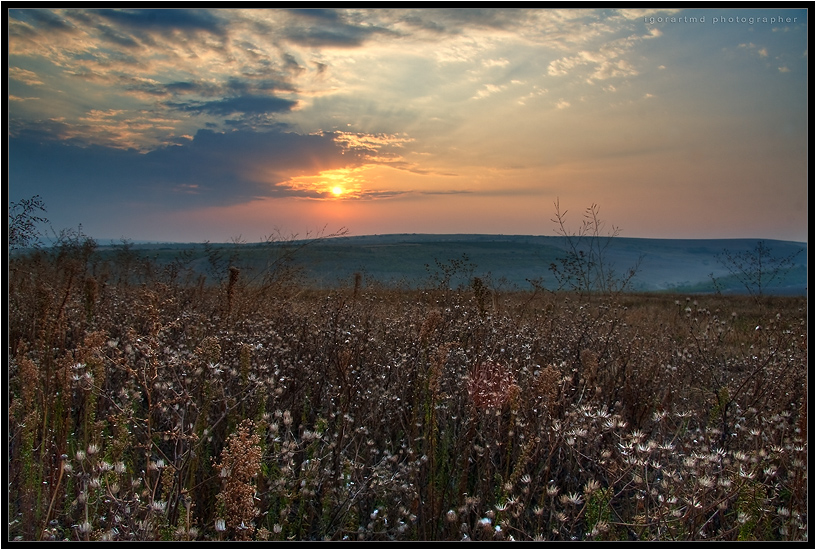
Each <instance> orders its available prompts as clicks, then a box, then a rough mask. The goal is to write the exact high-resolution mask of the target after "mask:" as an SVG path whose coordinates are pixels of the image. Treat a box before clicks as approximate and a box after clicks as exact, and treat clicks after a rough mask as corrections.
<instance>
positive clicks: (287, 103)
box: [167, 96, 297, 116]
mask: <svg viewBox="0 0 816 550" xmlns="http://www.w3.org/2000/svg"><path fill="white" fill-rule="evenodd" d="M167 105H168V106H169V107H172V108H173V109H178V110H181V111H189V112H193V113H207V114H210V115H219V116H227V115H232V114H235V113H242V114H247V115H258V114H268V113H282V112H287V111H291V110H292V109H293V108H294V107H295V106H297V101H292V100H289V99H283V98H280V97H274V96H241V97H228V98H224V99H219V100H215V101H199V102H188V103H167Z"/></svg>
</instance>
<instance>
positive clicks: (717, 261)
mask: <svg viewBox="0 0 816 550" xmlns="http://www.w3.org/2000/svg"><path fill="white" fill-rule="evenodd" d="M757 242H759V240H758V239H638V238H625V237H616V238H614V239H611V240H610V242H609V244H608V247H607V248H606V258H605V259H606V261H608V262H609V264H610V266H611V267H613V268H614V270H615V272H616V273H617V274H618V275H619V276H623V275H624V273H625V272H626V271H627V270H628V269H630V268H633V267H636V273H635V276H634V277H633V278H632V280H631V283H630V290H632V291H636V292H662V291H673V292H688V293H712V292H716V291H717V287H716V286H715V284H714V282H713V281H712V275H713V277H714V279H716V281H717V284H718V285H719V290H720V291H721V292H723V293H734V294H744V293H746V292H747V291H746V288H745V287H744V285H743V284H741V283H740V281H739V280H737V279H736V278H735V277H734V276H733V274H732V273H731V272H729V270H728V269H727V268H726V265H725V264H724V263H723V262H722V261H721V259H722V258H723V254H724V252H726V251H727V252H729V253H731V254H734V253H747V252H750V251H751V250H752V249H753V248H754V247H755V246H756V244H757ZM762 242H763V243H765V244H766V245H767V246H768V248H769V249H770V251H771V254H772V255H773V256H774V257H786V256H790V255H792V254H795V255H796V258H795V262H794V264H793V266H792V267H791V269H790V270H786V271H785V272H784V273H780V274H779V275H778V276H777V277H776V279H774V280H773V281H771V282H770V285H769V286H767V287H766V288H764V289H763V292H765V293H766V294H777V295H805V294H806V293H807V255H806V248H807V245H806V244H805V243H800V242H793V241H768V240H763V241H762ZM211 245H212V246H213V247H216V248H218V249H220V250H222V251H223V254H224V255H225V256H227V257H228V256H230V255H231V254H234V261H235V263H236V265H237V266H239V267H241V268H242V269H245V270H246V271H247V275H248V276H251V273H252V272H253V271H259V270H261V269H263V267H264V265H265V262H266V259H267V256H268V251H269V250H270V248H274V247H296V248H297V247H301V246H302V248H299V249H298V250H297V252H296V253H294V254H293V255H292V263H293V265H296V266H298V267H300V268H302V269H303V273H304V275H305V278H306V280H307V281H308V282H309V284H311V285H314V286H318V287H342V286H347V285H349V284H351V282H352V280H353V278H354V274H355V273H359V274H361V275H362V277H363V279H364V281H365V283H366V284H370V285H371V284H378V285H384V286H387V287H402V288H420V287H424V286H427V285H428V284H430V283H431V281H432V280H433V279H434V278H435V277H436V276H438V275H441V274H442V272H443V271H445V270H452V269H453V270H454V271H456V272H455V273H453V274H452V277H451V281H450V283H451V285H452V286H453V287H456V286H467V285H469V284H470V279H471V278H472V277H480V278H482V279H484V280H485V282H486V283H487V284H489V285H491V286H492V287H494V288H495V289H497V290H531V289H532V286H531V281H539V282H540V283H541V285H542V286H544V287H545V288H548V289H550V290H555V289H556V288H557V281H556V280H555V278H554V276H553V273H552V272H551V270H550V265H551V264H552V263H553V262H557V261H558V258H560V257H563V256H564V255H565V248H564V247H565V243H564V240H563V239H562V238H560V237H544V236H532V235H475V234H473V235H465V234H462V235H431V234H419V233H413V234H396V235H367V236H355V237H335V238H328V239H317V240H315V241H313V242H307V241H298V240H293V241H281V242H278V243H273V244H269V243H243V244H234V243H221V244H215V243H211ZM109 246H110V248H115V247H116V244H112V245H109ZM109 246H102V247H100V252H102V253H104V252H105V250H106V249H108V248H109ZM132 247H133V250H134V251H138V252H139V253H141V254H144V255H146V256H147V257H152V258H156V259H157V260H158V261H159V262H168V261H171V260H172V259H173V258H174V257H175V256H176V255H178V254H179V253H180V252H182V251H184V250H187V251H189V252H190V253H191V254H192V255H193V256H194V257H195V259H194V260H193V265H195V266H196V269H197V270H198V271H199V272H200V273H202V274H206V272H207V259H206V257H205V256H206V255H205V251H204V245H203V244H200V243H198V244H197V243H189V244H181V243H152V244H151V243H138V244H133V245H132ZM454 261H455V262H457V263H458V264H461V265H458V266H454V265H453V264H452V262H454Z"/></svg>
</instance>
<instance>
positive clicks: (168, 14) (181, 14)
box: [90, 8, 222, 33]
mask: <svg viewBox="0 0 816 550" xmlns="http://www.w3.org/2000/svg"><path fill="white" fill-rule="evenodd" d="M90 12H91V13H95V14H97V15H100V16H102V17H103V18H105V19H107V20H109V21H111V22H113V23H117V24H121V25H123V26H125V27H128V28H131V29H140V30H156V31H162V32H166V31H168V32H169V31H175V30H201V31H208V32H213V33H220V32H222V24H221V20H220V19H219V18H218V17H217V16H216V15H215V13H217V11H213V10H204V9H192V10H180V9H170V8H156V9H116V10H114V9H99V10H90Z"/></svg>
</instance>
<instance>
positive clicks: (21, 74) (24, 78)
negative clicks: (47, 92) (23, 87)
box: [8, 67, 43, 86]
mask: <svg viewBox="0 0 816 550" xmlns="http://www.w3.org/2000/svg"><path fill="white" fill-rule="evenodd" d="M8 75H9V78H13V79H14V80H19V81H20V82H22V83H23V84H27V85H29V86H38V85H40V84H42V83H43V82H42V80H40V77H39V76H37V73H35V72H34V71H29V70H26V69H21V68H20V67H9V70H8Z"/></svg>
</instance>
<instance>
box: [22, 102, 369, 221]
mask: <svg viewBox="0 0 816 550" xmlns="http://www.w3.org/2000/svg"><path fill="white" fill-rule="evenodd" d="M104 116H106V115H105V114H101V115H100V118H104ZM35 137H36V136H34V135H30V134H29V135H26V136H23V137H21V138H17V139H14V140H11V141H10V145H9V148H10V159H11V162H10V163H9V174H10V177H11V178H12V180H13V181H16V182H23V181H37V182H39V184H38V185H39V186H41V187H42V188H43V189H44V190H43V196H44V197H46V196H50V197H54V196H57V197H61V198H60V199H58V200H61V201H65V202H66V203H70V202H71V201H72V200H74V199H72V197H83V199H85V200H101V199H103V198H104V200H105V201H107V202H110V203H112V204H120V205H123V204H125V203H126V202H128V201H135V202H151V203H154V204H156V206H157V207H158V208H162V209H165V208H167V209H174V208H193V207H201V206H208V205H209V206H212V205H227V204H238V203H243V202H248V201H251V200H254V199H256V198H258V197H275V196H292V195H298V193H295V192H293V191H292V190H291V189H289V188H286V187H285V186H281V185H280V184H282V183H283V182H285V181H287V180H288V179H289V178H290V177H291V176H292V175H294V174H301V173H317V172H320V171H321V170H328V169H333V168H340V167H344V166H354V165H358V164H360V163H361V162H362V161H363V156H362V155H360V154H358V153H357V152H355V151H353V150H350V149H348V148H345V147H343V146H342V145H341V144H339V143H337V142H336V141H335V140H334V136H331V135H301V134H296V133H287V132H249V131H234V132H226V133H221V132H213V131H210V130H200V131H199V132H198V133H197V134H196V135H195V137H194V139H193V140H192V141H189V140H184V141H185V142H186V144H185V145H177V146H168V147H163V148H160V149H157V150H154V151H151V152H149V153H140V152H139V151H137V150H134V149H131V150H112V149H110V148H107V147H101V146H97V145H91V146H77V145H68V144H65V143H60V142H56V141H38V140H36V139H35ZM46 158H47V159H48V162H42V159H46Z"/></svg>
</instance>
